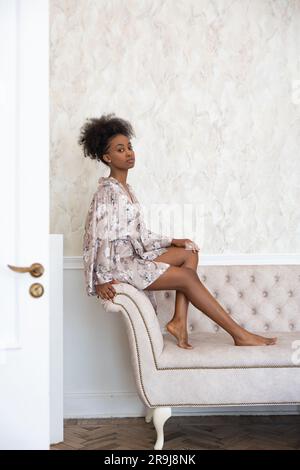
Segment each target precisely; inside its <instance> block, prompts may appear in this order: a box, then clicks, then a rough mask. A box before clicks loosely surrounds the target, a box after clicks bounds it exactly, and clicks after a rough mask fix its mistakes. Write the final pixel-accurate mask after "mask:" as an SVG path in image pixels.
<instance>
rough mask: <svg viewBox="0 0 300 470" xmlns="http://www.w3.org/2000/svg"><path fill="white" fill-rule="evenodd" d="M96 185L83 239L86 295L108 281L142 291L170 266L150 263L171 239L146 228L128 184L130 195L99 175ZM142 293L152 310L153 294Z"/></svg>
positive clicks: (113, 179)
mask: <svg viewBox="0 0 300 470" xmlns="http://www.w3.org/2000/svg"><path fill="white" fill-rule="evenodd" d="M98 183H99V185H98V189H97V191H96V192H95V193H94V195H93V198H92V201H91V203H90V207H89V210H88V213H87V217H86V221H85V228H84V236H83V264H84V277H85V285H86V292H87V295H89V296H90V295H96V290H95V286H96V284H102V283H104V282H108V281H111V280H112V279H117V280H118V281H120V282H127V283H129V284H132V285H133V286H135V287H136V288H137V289H142V290H143V289H145V287H147V286H148V285H149V284H151V283H152V282H154V281H155V280H156V279H157V278H158V277H159V276H160V275H161V274H163V273H164V272H165V271H166V270H167V269H168V267H169V266H170V264H169V263H164V262H161V261H154V260H155V258H156V257H157V256H159V255H160V254H161V253H164V252H166V251H167V249H166V248H167V247H169V246H171V242H172V237H167V236H161V235H158V234H156V233H154V232H151V231H150V230H149V229H147V228H146V226H145V222H144V219H143V214H142V212H141V206H140V204H139V202H138V200H137V197H136V195H135V193H134V192H133V190H132V187H131V186H130V185H129V184H128V183H127V187H128V188H129V191H130V194H129V193H128V192H127V191H126V189H125V188H124V186H123V185H122V184H121V183H120V182H119V181H118V180H117V179H116V178H114V177H112V176H109V177H103V176H102V177H100V178H99V180H98ZM130 196H131V198H130ZM145 294H146V295H147V296H148V297H149V299H150V301H151V303H152V305H153V307H154V309H155V310H156V309H157V303H156V299H155V295H154V292H153V291H145ZM99 298H100V297H99ZM100 299H101V298H100ZM101 300H102V301H103V300H104V299H101Z"/></svg>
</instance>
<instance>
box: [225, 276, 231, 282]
mask: <svg viewBox="0 0 300 470" xmlns="http://www.w3.org/2000/svg"><path fill="white" fill-rule="evenodd" d="M229 281H230V276H229V275H228V274H227V276H226V282H229Z"/></svg>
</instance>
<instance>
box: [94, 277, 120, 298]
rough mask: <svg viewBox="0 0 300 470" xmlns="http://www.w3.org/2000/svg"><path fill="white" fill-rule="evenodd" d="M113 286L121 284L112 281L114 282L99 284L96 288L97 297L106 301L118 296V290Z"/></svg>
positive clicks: (114, 280) (113, 280)
mask: <svg viewBox="0 0 300 470" xmlns="http://www.w3.org/2000/svg"><path fill="white" fill-rule="evenodd" d="M112 284H120V281H117V280H116V279H112V281H108V282H104V283H103V284H97V285H96V286H95V289H96V292H97V297H98V298H99V296H100V297H101V299H104V300H111V299H113V298H114V296H115V295H116V290H115V288H114V287H113V286H112Z"/></svg>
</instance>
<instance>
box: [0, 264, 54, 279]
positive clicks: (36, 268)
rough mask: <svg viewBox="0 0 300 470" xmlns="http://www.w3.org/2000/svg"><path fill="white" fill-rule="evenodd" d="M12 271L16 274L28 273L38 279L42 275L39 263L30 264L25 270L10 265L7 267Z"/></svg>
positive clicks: (42, 269) (42, 271)
mask: <svg viewBox="0 0 300 470" xmlns="http://www.w3.org/2000/svg"><path fill="white" fill-rule="evenodd" d="M7 266H8V267H9V268H10V269H11V270H12V271H16V272H17V273H29V274H31V276H33V277H40V276H42V274H43V273H44V271H45V270H44V266H43V265H42V264H40V263H32V265H31V266H29V267H27V268H21V267H19V266H12V265H11V264H8V265H7Z"/></svg>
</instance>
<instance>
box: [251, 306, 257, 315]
mask: <svg viewBox="0 0 300 470" xmlns="http://www.w3.org/2000/svg"><path fill="white" fill-rule="evenodd" d="M252 313H253V315H256V313H257V312H256V308H255V307H253V308H252Z"/></svg>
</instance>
